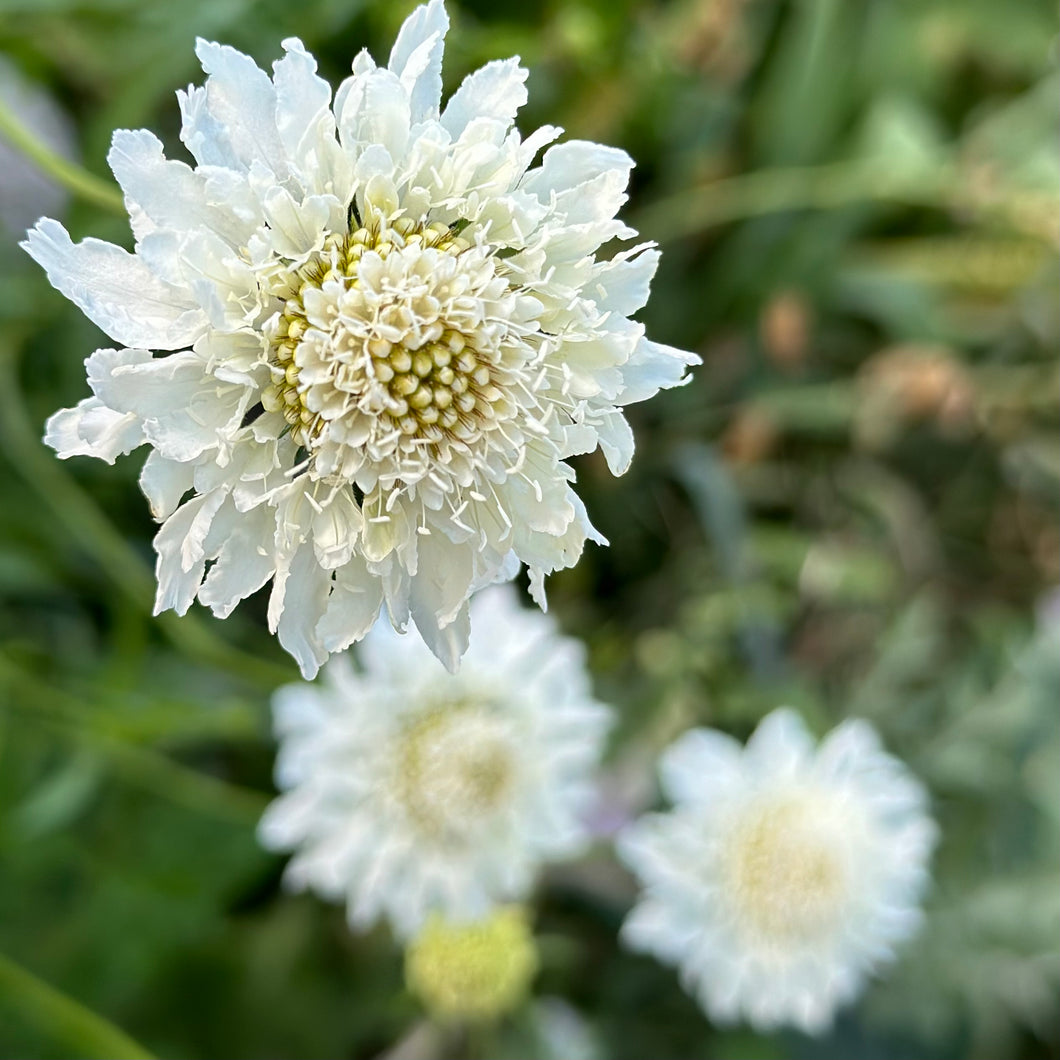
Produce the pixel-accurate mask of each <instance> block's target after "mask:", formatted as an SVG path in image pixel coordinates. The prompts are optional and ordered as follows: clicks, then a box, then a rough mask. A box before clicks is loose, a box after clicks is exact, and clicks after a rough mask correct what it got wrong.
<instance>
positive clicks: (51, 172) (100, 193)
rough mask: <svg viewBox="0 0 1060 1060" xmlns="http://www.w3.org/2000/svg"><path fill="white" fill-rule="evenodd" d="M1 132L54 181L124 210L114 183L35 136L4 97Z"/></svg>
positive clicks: (103, 204)
mask: <svg viewBox="0 0 1060 1060" xmlns="http://www.w3.org/2000/svg"><path fill="white" fill-rule="evenodd" d="M0 136H2V137H3V138H4V139H5V140H7V141H8V142H9V143H10V144H11V146H12V147H14V148H15V149H16V150H17V151H21V152H22V154H24V155H25V156H26V158H28V159H29V160H30V161H31V162H33V163H34V164H35V165H36V166H37V167H38V168H39V169H41V170H42V171H43V172H44V173H46V174H47V175H48V176H49V177H51V178H52V180H54V181H55V182H56V183H57V184H61V185H62V186H63V187H64V188H68V189H69V190H70V191H71V192H73V193H74V195H77V196H79V197H80V198H82V199H84V200H85V201H86V202H90V203H93V204H94V205H95V206H101V207H103V209H105V210H112V211H114V212H115V213H120V214H124V213H125V201H124V200H123V199H122V196H121V192H119V191H118V190H117V189H116V188H115V187H114V185H112V184H111V183H110V182H109V181H105V180H101V179H100V178H99V177H97V176H96V175H95V174H94V173H89V171H88V170H87V169H83V168H82V167H81V166H79V165H77V164H76V163H74V162H70V161H69V160H68V159H65V158H63V157H62V155H59V154H56V153H55V152H54V151H53V150H52V149H51V148H50V147H48V146H47V145H46V144H43V143H41V142H40V140H38V139H37V138H36V137H35V136H34V135H33V133H31V132H30V131H29V129H27V128H26V127H25V126H24V125H23V124H22V123H21V122H20V121H19V120H18V119H17V118H16V117H15V116H14V114H12V113H11V110H10V108H9V107H8V106H7V104H6V103H4V102H3V100H0Z"/></svg>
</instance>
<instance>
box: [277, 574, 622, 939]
mask: <svg viewBox="0 0 1060 1060" xmlns="http://www.w3.org/2000/svg"><path fill="white" fill-rule="evenodd" d="M471 612H472V616H473V618H474V621H475V623H476V625H475V634H474V637H473V638H472V641H471V647H470V649H469V650H468V653H467V657H466V659H465V660H464V665H463V666H462V667H461V670H460V672H459V674H456V675H451V674H447V673H446V671H445V670H444V669H443V668H442V667H441V666H440V664H439V663H438V661H437V660H436V659H435V658H433V657H432V655H431V654H430V652H429V651H428V650H427V649H426V647H424V645H423V643H422V642H421V641H419V640H413V639H411V638H409V637H402V636H401V635H400V634H398V633H395V632H394V630H393V628H392V627H391V626H390V625H389V623H385V622H382V623H380V624H378V625H377V626H376V627H375V628H374V629H373V630H372V631H371V632H370V633H369V635H368V636H367V637H366V638H365V640H364V641H363V642H362V644H361V646H360V651H359V658H360V659H361V662H362V664H363V670H361V671H360V672H358V671H355V670H354V669H353V668H352V666H351V665H350V663H349V662H348V660H347V659H346V658H344V657H340V658H337V659H334V660H332V661H331V662H330V663H329V664H328V666H327V668H326V669H325V672H324V682H323V684H322V685H310V684H299V685H292V686H289V687H287V688H283V689H281V690H280V691H279V692H278V693H277V694H276V697H275V699H274V713H275V720H276V732H277V736H278V738H279V741H280V748H279V753H278V757H277V764H276V781H277V785H278V786H279V787H280V788H281V789H282V790H284V791H285V794H283V795H281V796H280V797H279V798H278V799H277V800H276V801H275V802H274V803H273V804H272V805H271V806H270V807H269V809H268V810H267V811H266V813H265V816H264V818H263V819H262V822H261V827H260V829H259V835H260V838H261V840H262V842H263V843H264V844H265V845H266V846H268V847H271V848H273V849H281V850H294V851H295V855H294V857H293V858H292V859H291V861H290V864H289V865H288V868H287V881H288V882H289V883H290V884H291V885H292V886H294V887H296V888H302V887H311V888H313V889H314V890H316V891H317V892H318V893H320V894H321V895H323V896H324V897H328V898H334V899H339V900H341V899H343V898H345V900H346V902H347V907H348V911H349V918H350V922H351V924H352V925H353V926H354V927H356V928H362V927H367V926H368V925H369V924H371V923H372V922H374V921H375V920H376V919H377V918H379V917H386V918H387V919H389V920H390V922H391V924H392V925H393V927H394V928H395V929H396V931H397V932H398V934H400V935H403V936H407V935H409V934H411V933H412V932H414V931H415V930H417V929H418V928H419V926H420V925H421V924H422V923H423V921H424V919H425V917H426V916H427V915H428V914H429V913H431V912H432V911H437V912H439V913H440V914H442V915H443V916H444V917H446V918H448V919H457V920H459V919H473V918H476V917H481V916H483V915H484V914H485V913H486V912H488V911H489V910H490V908H491V907H492V906H493V905H494V904H496V903H497V902H499V901H507V900H512V899H520V898H522V897H524V896H525V895H526V894H527V893H528V892H529V890H530V888H531V886H532V884H533V882H534V876H535V873H536V870H537V868H538V866H539V865H540V864H541V862H542V861H545V860H553V859H558V858H565V857H569V856H572V855H574V854H577V853H579V852H580V850H581V849H582V848H583V847H584V846H585V845H586V842H587V840H588V837H589V830H588V826H587V824H586V823H585V817H586V815H587V813H588V810H589V808H590V804H591V802H592V798H593V791H594V789H593V776H592V774H593V771H594V769H595V767H596V765H597V763H598V761H599V758H600V754H601V751H602V746H603V740H604V735H605V732H606V729H607V726H608V722H609V716H610V712H609V711H608V710H607V708H605V707H603V706H601V705H600V704H598V703H596V702H594V701H593V700H592V698H591V696H590V689H589V682H588V677H587V674H586V671H585V665H584V657H583V656H584V652H583V649H582V647H581V645H580V644H579V643H578V642H577V641H574V640H571V639H569V638H566V637H561V636H560V635H559V634H557V633H556V631H555V628H554V626H553V624H552V622H551V620H550V619H549V618H547V617H546V616H545V615H542V614H541V613H540V612H536V611H526V610H524V609H523V608H521V607H520V606H519V605H518V603H517V602H516V599H515V591H514V589H511V588H510V587H508V586H493V587H491V588H488V589H484V590H482V591H481V592H480V593H479V594H477V595H476V597H475V598H474V600H473V602H472V605H471Z"/></svg>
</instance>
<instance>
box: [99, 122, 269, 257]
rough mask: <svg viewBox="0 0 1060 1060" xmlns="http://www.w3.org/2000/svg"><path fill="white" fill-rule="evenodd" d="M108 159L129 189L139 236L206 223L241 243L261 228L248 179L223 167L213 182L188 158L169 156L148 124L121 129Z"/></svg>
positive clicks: (215, 172)
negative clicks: (186, 160) (186, 161)
mask: <svg viewBox="0 0 1060 1060" xmlns="http://www.w3.org/2000/svg"><path fill="white" fill-rule="evenodd" d="M107 161H108V162H109V163H110V168H111V170H112V171H113V172H114V176H115V178H116V179H117V181H118V183H119V184H120V185H121V189H122V191H123V192H124V193H125V205H126V207H127V208H128V210H129V214H130V216H131V219H132V228H133V233H134V234H135V236H136V238H137V240H139V239H142V238H143V237H144V236H145V235H147V234H148V233H149V232H151V231H153V230H154V229H155V228H158V227H161V228H172V229H175V230H177V231H187V230H188V229H191V228H195V227H197V226H199V225H203V226H205V227H207V228H209V229H211V230H212V231H214V232H216V233H217V234H218V235H220V236H221V237H222V238H223V239H225V240H226V241H227V242H228V243H230V244H231V245H232V246H240V245H241V244H243V243H245V242H246V241H247V239H248V238H249V237H250V234H251V233H252V232H253V231H254V229H255V228H256V227H257V224H256V218H255V216H254V212H253V211H254V207H253V203H252V200H251V199H250V197H249V196H248V194H247V189H246V185H245V182H243V181H240V180H238V179H237V178H236V177H235V175H234V174H231V173H229V172H228V171H227V170H217V169H214V170H212V172H211V173H210V180H209V182H208V181H207V179H206V176H205V175H204V174H203V173H201V172H198V171H195V170H192V169H191V168H190V167H188V166H186V165H185V164H184V163H183V162H173V161H169V160H167V159H166V158H165V156H164V154H163V151H162V143H161V141H160V140H159V139H158V138H157V137H156V136H155V135H154V134H153V133H150V132H148V131H147V130H146V129H138V130H135V131H132V130H129V129H118V130H117V132H115V133H114V137H113V140H112V141H111V147H110V153H109V154H108V155H107ZM237 206H239V207H240V208H239V209H237V208H236V207H237Z"/></svg>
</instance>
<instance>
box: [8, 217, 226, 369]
mask: <svg viewBox="0 0 1060 1060" xmlns="http://www.w3.org/2000/svg"><path fill="white" fill-rule="evenodd" d="M21 246H22V248H23V249H24V250H25V251H26V253H28V254H29V256H30V257H31V258H33V260H34V261H36V262H37V263H38V264H39V265H41V266H43V268H44V271H45V272H46V273H47V274H48V280H49V282H50V283H51V285H52V286H53V287H55V288H56V289H57V290H59V291H61V292H62V293H63V294H64V295H66V297H67V298H69V299H70V301H71V302H73V303H74V305H76V306H77V307H78V308H79V309H80V310H81V311H82V312H83V313H84V314H85V316H87V317H88V318H89V320H91V321H92V322H93V323H94V324H96V325H98V326H99V327H100V328H102V329H103V331H105V332H106V333H107V334H108V335H109V336H110V337H111V338H112V339H114V340H115V341H117V342H120V343H122V344H123V345H125V346H142V347H144V348H145V349H149V350H176V349H180V348H181V347H182V346H190V345H191V344H192V343H193V342H194V341H195V340H196V339H197V338H198V337H199V336H200V335H201V334H202V333H203V332H204V331H205V330H206V326H207V321H206V316H205V314H204V313H203V311H202V310H201V309H200V308H199V307H198V305H197V304H196V303H195V301H194V299H193V298H192V296H191V293H190V291H188V290H187V289H186V288H181V287H178V286H176V285H174V284H171V283H166V282H165V281H163V280H160V279H159V278H158V277H157V276H156V275H155V274H154V273H152V272H151V271H150V270H149V269H148V268H147V266H146V265H144V263H143V262H142V261H140V259H139V258H137V257H136V256H135V255H133V254H130V253H129V252H128V251H126V250H122V248H121V247H116V246H114V244H112V243H105V242H103V241H102V240H99V239H86V240H84V241H82V242H81V243H73V242H72V241H71V240H70V236H69V233H68V232H67V231H66V229H65V228H63V226H62V225H61V224H59V222H58V221H53V220H51V219H50V218H43V219H42V220H40V221H38V222H37V224H36V226H35V227H34V228H32V229H31V230H30V232H29V236H28V238H27V239H26V240H25V241H24V242H23V243H22V244H21Z"/></svg>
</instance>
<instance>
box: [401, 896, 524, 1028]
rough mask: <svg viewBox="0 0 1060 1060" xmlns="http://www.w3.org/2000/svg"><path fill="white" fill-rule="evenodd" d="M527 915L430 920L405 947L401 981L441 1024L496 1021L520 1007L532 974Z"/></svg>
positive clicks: (510, 910)
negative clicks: (480, 918) (406, 984)
mask: <svg viewBox="0 0 1060 1060" xmlns="http://www.w3.org/2000/svg"><path fill="white" fill-rule="evenodd" d="M537 968H538V958H537V949H536V947H535V946H534V938H533V934H532V933H531V931H530V925H529V923H528V921H527V915H526V910H525V909H522V908H520V907H519V906H501V907H500V908H498V909H495V910H494V911H493V912H491V913H490V914H489V915H488V916H487V917H486V918H485V919H483V920H475V921H470V922H467V923H448V922H446V921H445V920H443V919H442V918H441V917H440V916H438V915H437V914H435V915H433V916H432V917H431V918H430V919H429V920H428V921H427V923H426V925H425V926H424V927H423V929H422V930H421V931H420V932H419V934H418V935H417V936H416V937H415V939H413V940H412V942H411V943H410V944H409V947H408V950H407V951H406V954H405V978H406V980H407V982H408V985H409V989H410V990H411V991H412V992H413V993H414V994H416V995H418V996H419V997H420V999H421V1000H422V1001H423V1003H424V1004H425V1005H426V1006H427V1008H428V1010H429V1011H430V1012H431V1014H432V1015H433V1016H434V1017H435V1018H437V1019H440V1020H443V1021H451V1020H466V1021H476V1022H481V1021H484V1020H491V1019H496V1018H497V1017H499V1016H503V1015H505V1014H506V1013H508V1012H510V1011H511V1010H512V1009H514V1008H515V1007H516V1006H517V1005H518V1004H519V1002H520V1001H522V1000H523V999H524V998H525V997H526V995H527V993H528V991H529V989H530V982H531V980H532V979H533V977H534V974H535V973H536V972H537Z"/></svg>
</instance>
